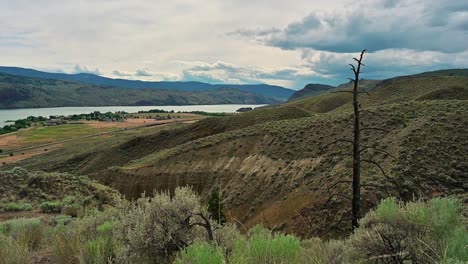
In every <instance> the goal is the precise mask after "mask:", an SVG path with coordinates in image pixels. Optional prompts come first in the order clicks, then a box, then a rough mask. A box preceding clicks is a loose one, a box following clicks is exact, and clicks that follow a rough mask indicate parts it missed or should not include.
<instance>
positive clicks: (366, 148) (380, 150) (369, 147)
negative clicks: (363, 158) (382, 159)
mask: <svg viewBox="0 0 468 264" xmlns="http://www.w3.org/2000/svg"><path fill="white" fill-rule="evenodd" d="M368 149H373V150H375V151H377V152H381V153H384V154H387V155H388V156H389V157H391V158H392V159H394V160H396V159H397V158H396V157H395V156H393V155H392V154H390V153H389V152H388V151H386V150H383V149H378V148H374V147H371V146H365V147H363V148H362V149H360V150H359V152H363V151H366V150H368Z"/></svg>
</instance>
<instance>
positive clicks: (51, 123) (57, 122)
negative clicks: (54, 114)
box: [46, 119, 67, 126]
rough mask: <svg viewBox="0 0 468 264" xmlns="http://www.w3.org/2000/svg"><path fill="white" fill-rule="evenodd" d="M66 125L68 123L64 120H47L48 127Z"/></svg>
mask: <svg viewBox="0 0 468 264" xmlns="http://www.w3.org/2000/svg"><path fill="white" fill-rule="evenodd" d="M66 123H67V121H65V120H63V119H49V120H47V123H46V125H47V126H59V125H64V124H66Z"/></svg>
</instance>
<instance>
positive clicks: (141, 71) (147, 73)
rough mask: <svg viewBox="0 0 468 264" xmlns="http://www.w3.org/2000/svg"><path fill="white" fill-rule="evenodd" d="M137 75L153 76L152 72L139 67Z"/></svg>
mask: <svg viewBox="0 0 468 264" xmlns="http://www.w3.org/2000/svg"><path fill="white" fill-rule="evenodd" d="M135 76H139V77H149V76H152V74H151V73H150V72H148V71H146V70H143V69H139V70H137V71H136V72H135Z"/></svg>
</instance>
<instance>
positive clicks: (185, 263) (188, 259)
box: [174, 242, 225, 264]
mask: <svg viewBox="0 0 468 264" xmlns="http://www.w3.org/2000/svg"><path fill="white" fill-rule="evenodd" d="M174 263H175V264H205V263H209V264H222V263H225V260H224V256H223V250H222V249H221V248H219V247H217V246H214V245H210V244H207V243H205V242H202V243H195V244H193V245H191V246H188V247H187V248H185V249H184V250H183V251H182V252H180V253H179V254H178V256H177V258H176V259H175V261H174Z"/></svg>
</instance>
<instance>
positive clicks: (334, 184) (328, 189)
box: [327, 181, 353, 192]
mask: <svg viewBox="0 0 468 264" xmlns="http://www.w3.org/2000/svg"><path fill="white" fill-rule="evenodd" d="M342 183H353V182H352V181H337V182H335V183H333V184H332V185H330V186H329V187H328V188H327V191H328V192H329V191H330V189H332V188H334V187H335V186H337V185H338V184H342Z"/></svg>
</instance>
